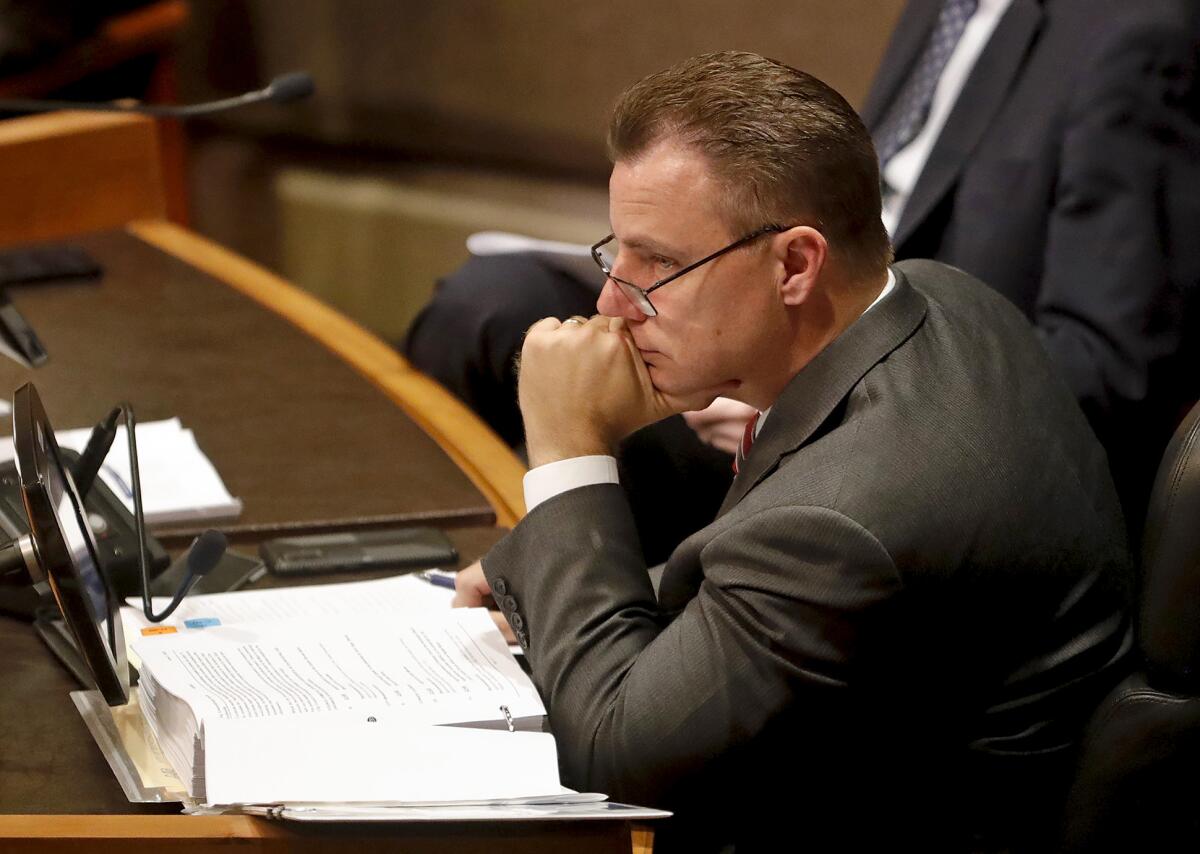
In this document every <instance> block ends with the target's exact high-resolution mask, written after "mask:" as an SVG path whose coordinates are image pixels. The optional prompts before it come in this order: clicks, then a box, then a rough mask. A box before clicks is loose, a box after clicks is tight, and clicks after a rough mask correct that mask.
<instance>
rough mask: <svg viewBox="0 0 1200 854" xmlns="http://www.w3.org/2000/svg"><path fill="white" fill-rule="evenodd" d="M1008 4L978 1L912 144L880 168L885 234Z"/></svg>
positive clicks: (901, 209) (1001, 0)
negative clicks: (923, 123) (881, 170)
mask: <svg viewBox="0 0 1200 854" xmlns="http://www.w3.org/2000/svg"><path fill="white" fill-rule="evenodd" d="M1010 3H1012V0H979V7H978V8H977V9H976V10H975V14H974V15H972V16H971V18H970V20H968V21H967V26H966V29H964V30H963V34H962V37H961V38H960V39H959V40H958V45H957V46H955V48H954V52H953V53H951V54H950V59H949V60H947V62H946V67H945V68H944V69H942V76H941V77H939V78H938V82H937V88H935V89H934V90H933V103H932V104H931V105H930V107H929V118H927V119H926V120H925V125H924V127H922V128H921V131H920V133H918V134H917V135H916V136H915V137H914V138H913V141H912V142H910V143H909V144H908V145H906V146H904V148H902V149H900V150H899V151H897V152H896V154H895V156H893V157H892V159H891V160H889V161H888V162H887V163H886V164H885V165H884V167H883V174H882V175H881V177H882V178H883V183H884V187H885V190H884V193H883V225H884V227H885V228H886V229H887V231H888V234H895V233H896V226H897V225H899V224H900V217H901V215H902V214H903V213H904V206H905V205H907V204H908V199H909V197H910V196H911V195H912V191H913V187H915V186H916V184H917V179H918V178H919V177H920V176H921V171H922V170H923V169H924V168H925V162H926V161H927V160H928V159H929V153H930V152H931V151H932V150H933V145H934V143H935V142H937V138H938V136H940V135H941V133H942V128H943V127H944V126H945V124H946V119H947V118H949V117H950V111H951V110H953V109H954V104H955V102H956V101H957V100H958V96H959V94H960V93H961V92H962V88H963V85H964V84H965V83H966V82H967V78H968V77H969V76H970V75H971V69H973V68H974V67H975V62H976V61H977V60H978V59H979V54H981V53H983V48H984V47H985V46H986V45H987V43H988V40H989V39H990V38H991V37H992V32H993V31H994V30H995V29H996V25H997V24H998V23H1000V18H1002V17H1003V16H1004V13H1005V12H1006V11H1007V10H1008V7H1009V4H1010Z"/></svg>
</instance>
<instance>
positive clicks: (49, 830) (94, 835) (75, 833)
mask: <svg viewBox="0 0 1200 854" xmlns="http://www.w3.org/2000/svg"><path fill="white" fill-rule="evenodd" d="M604 824H605V825H608V828H601V827H599V826H597V836H598V837H599V836H603V835H607V833H610V832H611V823H608V822H605V823H604ZM553 825H554V823H553V822H550V823H521V824H519V825H506V826H508V827H510V828H519V831H518V832H520V833H523V834H530V835H531V836H532V835H536V834H537V833H538V832H539V831H552V830H553ZM489 826H491V825H489ZM333 827H336V828H339V830H330V828H333ZM464 827H466V828H467V832H469V825H466V826H464V825H461V824H460V825H457V830H458V832H456V833H455V834H452V835H451V834H447V838H446V839H445V840H444V842H445V850H446V851H452V850H455V846H456V845H459V844H461V843H462V841H463V840H462V835H463V828H464ZM439 828H440V830H439ZM444 828H445V826H444V825H438V824H418V823H408V824H399V825H389V824H378V823H364V824H358V825H346V824H340V825H336V826H335V825H328V824H320V825H302V824H295V823H287V822H272V821H267V820H265V819H261V818H255V817H252V816H244V815H219V816H185V815H53V816H49V815H0V839H3V840H5V841H6V843H7V844H9V845H18V844H19V842H20V841H21V840H25V841H27V842H29V843H30V844H37V845H38V850H57V849H58V847H59V846H58V845H56V844H55V843H61V848H62V850H72V851H74V850H78V849H77V848H76V847H75V846H74V845H73V843H79V842H85V841H86V842H89V843H93V844H95V843H102V842H109V843H117V844H116V845H103V844H98V845H96V847H95V848H94V849H92V850H105V851H107V850H110V849H111V850H120V851H126V850H128V849H127V848H122V847H121V846H126V845H128V842H130V841H133V840H137V841H139V842H143V843H144V842H149V841H151V840H155V839H157V840H161V841H162V842H163V843H164V844H170V845H172V846H175V847H173V849H172V850H183V851H191V850H200V849H201V848H202V847H203V846H205V845H212V844H213V843H216V844H218V845H221V844H222V840H229V841H233V840H245V841H253V840H259V841H262V842H270V841H275V840H278V841H282V842H284V843H287V845H286V847H287V848H288V849H289V850H290V848H291V844H293V843H298V842H300V841H302V840H303V839H304V838H305V837H304V834H306V833H310V832H311V833H314V834H320V833H341V834H345V833H347V832H349V833H350V835H353V831H355V830H357V831H360V833H361V835H364V836H370V837H373V838H374V837H380V836H382V837H387V836H389V835H391V834H394V833H396V832H397V831H399V832H401V833H402V834H404V835H411V836H418V837H419V836H434V835H438V834H439V833H444V832H445V831H444ZM531 828H532V832H531ZM310 829H311V830H310ZM629 830H630V839H631V843H632V851H633V854H650V852H652V851H653V845H654V831H653V829H652V828H651V827H649V826H648V825H644V824H636V823H634V824H630V825H629ZM188 841H194V842H195V843H196V844H195V845H188V844H187V842H188ZM311 841H312V842H313V844H314V845H313V847H316V848H320V849H321V850H324V846H322V845H320V842H321V840H320V839H312V840H311ZM548 841H549V842H550V844H554V841H553V840H552V839H551V840H548ZM557 842H559V843H561V842H562V839H561V837H560V838H558V839H557ZM181 843H182V844H181ZM43 846H44V847H43ZM584 847H585V848H587V847H588V846H584ZM6 850H7V849H6ZM589 850H590V849H589ZM596 850H599V848H597V849H596Z"/></svg>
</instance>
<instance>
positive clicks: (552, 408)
mask: <svg viewBox="0 0 1200 854" xmlns="http://www.w3.org/2000/svg"><path fill="white" fill-rule="evenodd" d="M518 397H519V400H520V404H521V415H522V416H523V418H524V420H525V442H526V449H527V450H528V452H529V464H530V466H539V465H544V464H546V463H550V462H555V461H557V460H563V459H567V458H569V457H580V456H587V455H590V454H609V453H612V448H613V447H614V446H615V445H616V443H617V442H619V441H620V440H621V439H623V438H624V437H625V436H627V435H629V434H630V433H632V432H633V431H634V430H637V429H638V428H640V427H645V426H646V425H647V424H653V423H654V422H655V421H660V420H661V419H663V418H666V417H667V416H668V415H674V414H675V413H677V412H683V411H684V410H687V409H694V408H696V407H697V406H705V405H707V404H708V403H709V401H710V400H711V396H707V397H706V396H704V395H703V394H701V395H700V396H693V398H691V399H686V400H685V399H682V398H676V397H672V396H669V395H665V394H663V393H662V392H660V391H659V390H658V389H656V388H655V387H654V385H653V383H651V381H650V374H649V372H648V371H647V370H646V364H645V362H643V361H642V357H641V355H640V354H639V353H638V349H637V346H636V345H635V344H634V343H633V339H632V338H631V337H630V335H629V332H628V330H627V328H626V326H625V320H624V319H623V318H619V317H605V316H603V315H596V316H595V317H593V318H591V319H590V320H588V321H586V322H583V320H582V318H572V319H571V320H568V321H566V322H561V323H560V322H559V321H558V320H556V319H555V318H553V317H548V318H545V319H544V320H539V321H538V322H537V323H535V324H534V325H533V326H531V327H529V331H528V332H527V333H526V335H525V344H524V346H523V347H522V348H521V373H520V377H519V380H518Z"/></svg>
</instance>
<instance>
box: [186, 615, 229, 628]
mask: <svg viewBox="0 0 1200 854" xmlns="http://www.w3.org/2000/svg"><path fill="white" fill-rule="evenodd" d="M183 624H184V625H185V626H187V627H188V628H189V629H207V628H208V627H209V626H219V625H221V620H220V619H219V618H218V617H197V618H195V619H193V620H184V621H183Z"/></svg>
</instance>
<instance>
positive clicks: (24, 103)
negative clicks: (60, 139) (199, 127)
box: [0, 71, 316, 119]
mask: <svg viewBox="0 0 1200 854" xmlns="http://www.w3.org/2000/svg"><path fill="white" fill-rule="evenodd" d="M315 91H316V85H315V84H314V83H313V79H312V75H311V74H309V73H308V72H307V71H292V72H290V73H288V74H281V75H279V76H278V77H276V78H275V79H274V80H272V81H271V82H270V83H268V84H267V85H266V86H265V87H263V88H262V89H256V90H254V91H253V92H246V93H245V94H243V95H236V96H234V97H232V98H222V99H221V100H219V101H206V102H204V103H202V104H191V105H189V106H179V105H166V104H143V103H141V102H140V101H31V100H24V99H0V110H2V111H5V112H12V113H49V112H53V111H54V110H90V111H93V112H104V113H137V114H138V115H143V116H156V117H158V118H166V119H186V118H193V117H195V116H207V115H210V114H212V113H220V112H223V111H225V110H232V109H236V108H238V107H246V106H249V105H251V104H259V103H272V104H286V103H289V102H291V101H298V100H300V99H301V98H307V97H308V96H309V95H311V94H313V92H315Z"/></svg>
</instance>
